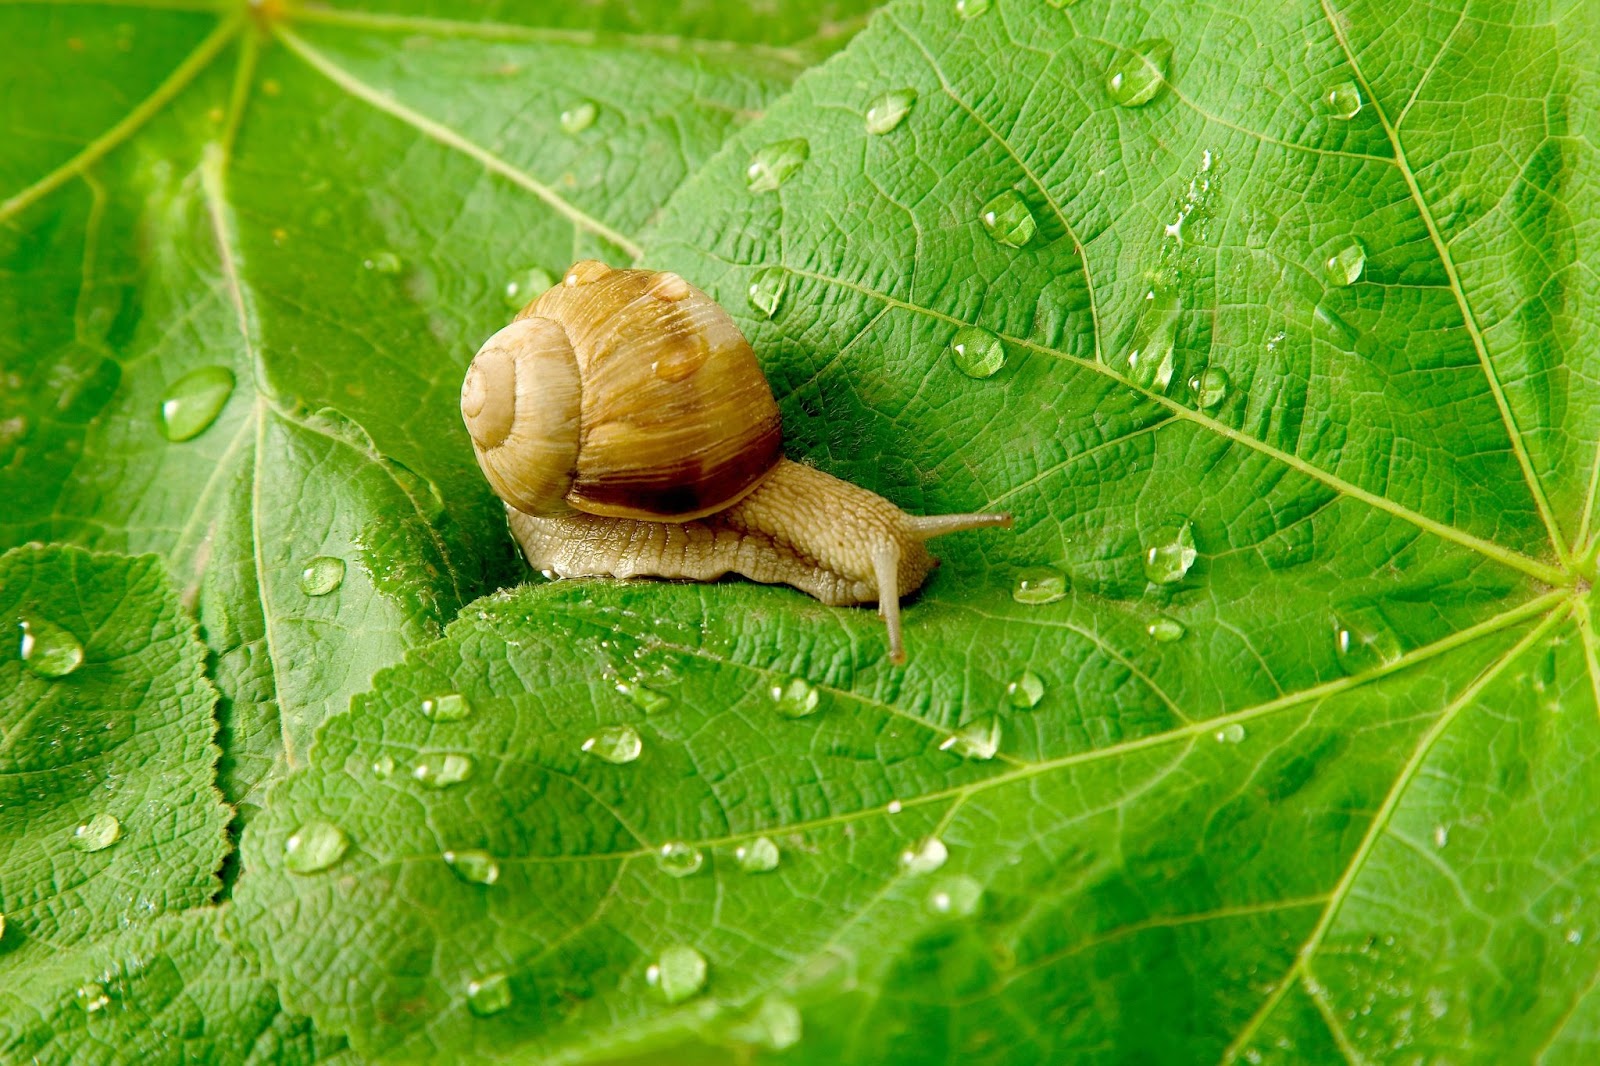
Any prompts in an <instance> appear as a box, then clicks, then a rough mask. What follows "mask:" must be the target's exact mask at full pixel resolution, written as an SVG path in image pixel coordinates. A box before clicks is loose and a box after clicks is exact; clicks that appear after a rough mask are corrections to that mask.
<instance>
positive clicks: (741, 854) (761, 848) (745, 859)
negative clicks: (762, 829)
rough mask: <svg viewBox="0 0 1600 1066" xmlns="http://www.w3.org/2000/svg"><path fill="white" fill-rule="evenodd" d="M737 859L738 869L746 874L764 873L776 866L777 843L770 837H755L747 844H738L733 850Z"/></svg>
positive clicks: (777, 857) (777, 855)
mask: <svg viewBox="0 0 1600 1066" xmlns="http://www.w3.org/2000/svg"><path fill="white" fill-rule="evenodd" d="M733 857H734V858H735V859H738V860H739V869H741V870H743V871H744V872H745V873H747V874H764V873H766V872H767V871H769V870H776V869H777V868H778V859H779V857H780V856H779V854H778V845H776V844H774V843H773V842H772V838H771V837H756V838H755V839H754V840H752V841H750V843H748V844H740V845H739V846H738V847H737V848H735V849H734V851H733Z"/></svg>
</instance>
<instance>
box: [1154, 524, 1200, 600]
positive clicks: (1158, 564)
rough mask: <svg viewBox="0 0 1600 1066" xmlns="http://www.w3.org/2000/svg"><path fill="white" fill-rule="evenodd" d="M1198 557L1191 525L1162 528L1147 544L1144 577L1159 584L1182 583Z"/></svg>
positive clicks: (1157, 530)
mask: <svg viewBox="0 0 1600 1066" xmlns="http://www.w3.org/2000/svg"><path fill="white" fill-rule="evenodd" d="M1196 555H1197V553H1196V551H1195V547H1194V528H1193V525H1192V524H1191V523H1189V522H1184V523H1183V524H1181V525H1169V526H1162V527H1160V528H1159V529H1156V530H1155V531H1154V532H1152V533H1151V534H1150V539H1149V540H1148V541H1147V542H1146V544H1145V549H1144V576H1145V577H1147V578H1149V579H1150V580H1151V581H1152V582H1154V583H1155V584H1157V585H1171V584H1173V583H1175V582H1178V581H1182V580H1183V577H1184V575H1185V574H1187V573H1188V572H1189V568H1190V567H1191V566H1193V565H1194V561H1195V558H1196Z"/></svg>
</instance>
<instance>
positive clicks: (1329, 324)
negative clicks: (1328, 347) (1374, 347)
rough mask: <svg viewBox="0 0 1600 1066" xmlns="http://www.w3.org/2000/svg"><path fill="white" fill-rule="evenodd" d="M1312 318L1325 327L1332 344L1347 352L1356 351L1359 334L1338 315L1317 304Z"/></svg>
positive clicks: (1323, 305)
mask: <svg viewBox="0 0 1600 1066" xmlns="http://www.w3.org/2000/svg"><path fill="white" fill-rule="evenodd" d="M1311 314H1312V317H1313V318H1314V319H1316V320H1317V321H1318V322H1320V323H1321V324H1322V325H1323V326H1324V327H1326V329H1327V331H1328V333H1329V335H1330V336H1331V337H1332V339H1333V342H1334V343H1335V344H1337V345H1338V346H1339V347H1340V348H1341V349H1343V350H1344V351H1347V352H1353V351H1355V350H1356V343H1357V342H1358V341H1360V340H1361V333H1360V331H1358V330H1357V329H1356V328H1355V327H1354V326H1352V325H1350V323H1348V322H1346V321H1345V320H1344V319H1343V318H1341V317H1340V316H1339V313H1338V312H1337V311H1335V310H1333V309H1332V308H1331V307H1328V306H1327V305H1326V304H1323V303H1319V304H1317V307H1316V310H1314V311H1313V312H1312V313H1311Z"/></svg>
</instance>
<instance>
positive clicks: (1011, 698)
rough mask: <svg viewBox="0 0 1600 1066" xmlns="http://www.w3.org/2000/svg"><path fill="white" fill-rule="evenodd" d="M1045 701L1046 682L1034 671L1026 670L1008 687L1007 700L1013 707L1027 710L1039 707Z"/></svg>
mask: <svg viewBox="0 0 1600 1066" xmlns="http://www.w3.org/2000/svg"><path fill="white" fill-rule="evenodd" d="M1042 699H1044V680H1043V679H1042V678H1040V677H1039V675H1038V674H1036V673H1034V672H1033V671H1032V670H1024V671H1023V672H1022V673H1021V674H1020V675H1019V676H1018V677H1017V679H1016V680H1015V681H1013V682H1011V683H1010V684H1009V685H1007V686H1006V700H1007V702H1009V703H1010V704H1011V706H1013V707H1019V708H1021V709H1022V710H1027V709H1028V708H1030V707H1037V706H1039V701H1040V700H1042Z"/></svg>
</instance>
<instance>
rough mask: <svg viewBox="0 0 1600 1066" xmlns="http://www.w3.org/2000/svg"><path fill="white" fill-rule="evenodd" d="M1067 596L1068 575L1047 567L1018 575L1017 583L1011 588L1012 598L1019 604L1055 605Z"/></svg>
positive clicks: (1032, 569)
mask: <svg viewBox="0 0 1600 1066" xmlns="http://www.w3.org/2000/svg"><path fill="white" fill-rule="evenodd" d="M1066 595H1067V575H1065V574H1063V573H1062V572H1061V571H1059V570H1052V569H1051V568H1049V567H1047V566H1033V567H1029V568H1028V569H1026V570H1023V571H1021V572H1020V573H1018V574H1017V583H1016V584H1015V585H1013V586H1012V587H1011V598H1012V599H1014V600H1016V601H1017V602H1018V603H1026V604H1028V605H1029V606H1038V605H1039V604H1041V603H1054V602H1056V601H1057V600H1059V599H1063V598H1065V597H1066Z"/></svg>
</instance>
